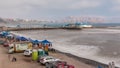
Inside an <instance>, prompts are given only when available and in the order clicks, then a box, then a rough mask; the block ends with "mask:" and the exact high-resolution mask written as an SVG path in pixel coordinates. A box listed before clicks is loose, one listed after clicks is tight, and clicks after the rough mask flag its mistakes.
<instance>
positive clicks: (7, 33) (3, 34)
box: [1, 31, 10, 36]
mask: <svg viewBox="0 0 120 68" xmlns="http://www.w3.org/2000/svg"><path fill="white" fill-rule="evenodd" d="M1 34H2V36H7V35H9V34H10V33H9V32H7V31H3V32H2V33H1Z"/></svg>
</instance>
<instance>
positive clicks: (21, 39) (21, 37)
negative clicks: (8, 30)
mask: <svg viewBox="0 0 120 68" xmlns="http://www.w3.org/2000/svg"><path fill="white" fill-rule="evenodd" d="M16 39H17V40H20V41H28V39H27V38H25V37H23V36H17V37H16Z"/></svg>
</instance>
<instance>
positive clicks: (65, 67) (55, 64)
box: [46, 61, 75, 68]
mask: <svg viewBox="0 0 120 68" xmlns="http://www.w3.org/2000/svg"><path fill="white" fill-rule="evenodd" d="M46 68H75V67H74V66H73V65H69V64H67V62H66V61H52V62H49V63H48V64H46Z"/></svg>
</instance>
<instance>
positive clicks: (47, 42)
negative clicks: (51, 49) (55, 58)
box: [41, 40, 52, 45]
mask: <svg viewBox="0 0 120 68" xmlns="http://www.w3.org/2000/svg"><path fill="white" fill-rule="evenodd" d="M41 43H42V44H43V45H46V44H48V45H51V44H52V43H51V42H50V41H48V40H43V41H42V42H41Z"/></svg>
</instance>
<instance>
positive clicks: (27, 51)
mask: <svg viewBox="0 0 120 68" xmlns="http://www.w3.org/2000/svg"><path fill="white" fill-rule="evenodd" d="M23 54H24V56H32V50H31V49H27V50H25V51H24V53H23Z"/></svg>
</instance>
